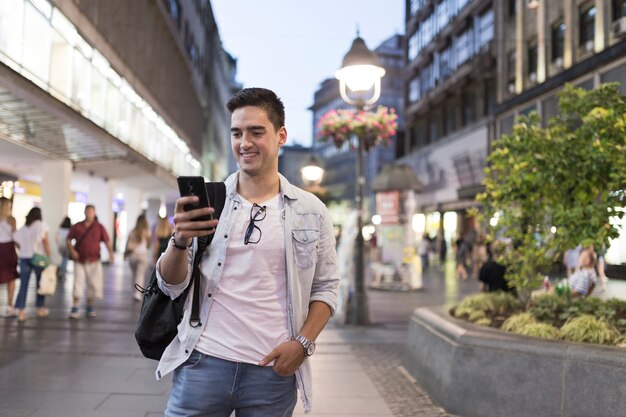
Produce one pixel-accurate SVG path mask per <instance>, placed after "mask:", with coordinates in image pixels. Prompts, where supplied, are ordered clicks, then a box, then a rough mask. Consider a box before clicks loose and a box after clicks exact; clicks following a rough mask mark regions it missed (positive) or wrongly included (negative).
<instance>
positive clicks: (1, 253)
mask: <svg viewBox="0 0 626 417" xmlns="http://www.w3.org/2000/svg"><path fill="white" fill-rule="evenodd" d="M13 233H15V218H14V217H13V216H11V200H9V199H8V198H6V197H0V284H7V307H6V316H7V317H15V316H16V314H17V313H16V312H15V308H14V307H13V296H14V295H15V279H16V278H17V277H18V276H19V275H18V273H17V252H15V242H14V241H13Z"/></svg>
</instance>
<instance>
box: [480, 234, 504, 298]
mask: <svg viewBox="0 0 626 417" xmlns="http://www.w3.org/2000/svg"><path fill="white" fill-rule="evenodd" d="M491 250H492V257H490V258H489V259H487V261H486V262H484V263H483V264H482V266H481V267H480V270H479V272H478V280H479V281H480V282H481V283H482V284H481V285H482V290H483V291H487V292H494V291H506V292H511V291H512V290H513V289H512V288H511V287H509V284H508V282H507V281H506V279H504V275H505V274H506V268H505V266H504V265H502V264H500V263H498V261H497V259H498V258H499V257H500V255H502V252H503V250H504V243H502V242H498V241H496V242H494V243H493V245H492V248H491Z"/></svg>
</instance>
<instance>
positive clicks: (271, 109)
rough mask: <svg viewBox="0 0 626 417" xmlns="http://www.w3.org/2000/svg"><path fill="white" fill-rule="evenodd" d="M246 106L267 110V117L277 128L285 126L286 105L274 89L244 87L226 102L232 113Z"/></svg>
mask: <svg viewBox="0 0 626 417" xmlns="http://www.w3.org/2000/svg"><path fill="white" fill-rule="evenodd" d="M246 106H255V107H260V108H261V109H263V110H265V112H266V113H267V118H268V119H270V122H272V125H274V128H275V129H276V130H278V129H280V128H281V127H283V126H285V106H284V105H283V102H282V101H281V100H280V98H278V96H277V95H276V93H274V92H273V91H272V90H268V89H267V88H257V87H255V88H244V89H243V90H240V91H239V92H238V93H237V94H235V95H234V96H232V98H231V99H230V100H228V103H226V108H227V109H228V111H229V112H231V113H232V112H234V111H235V110H237V109H239V108H241V107H246Z"/></svg>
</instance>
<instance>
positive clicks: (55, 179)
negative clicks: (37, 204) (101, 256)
mask: <svg viewBox="0 0 626 417" xmlns="http://www.w3.org/2000/svg"><path fill="white" fill-rule="evenodd" d="M41 174H42V182H41V212H42V218H43V221H44V222H45V223H46V224H47V225H48V227H49V228H50V230H49V232H48V241H49V242H50V255H51V258H52V262H53V263H55V264H59V263H60V262H61V255H60V254H59V248H58V245H57V242H56V236H57V232H58V230H59V225H60V224H61V221H63V218H64V217H65V216H67V206H68V204H69V202H70V197H71V191H70V181H71V178H72V163H71V162H70V161H45V162H44V163H43V164H42V166H41ZM61 244H63V242H61Z"/></svg>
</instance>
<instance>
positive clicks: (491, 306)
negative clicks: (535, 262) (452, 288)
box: [451, 292, 521, 321]
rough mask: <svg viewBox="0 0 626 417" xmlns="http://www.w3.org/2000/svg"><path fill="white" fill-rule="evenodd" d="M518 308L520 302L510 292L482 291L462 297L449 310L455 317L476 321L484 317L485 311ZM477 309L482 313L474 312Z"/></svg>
mask: <svg viewBox="0 0 626 417" xmlns="http://www.w3.org/2000/svg"><path fill="white" fill-rule="evenodd" d="M520 308H521V304H520V302H519V301H518V300H517V299H516V298H515V297H513V296H512V295H511V294H508V293H505V292H492V293H486V292H483V293H478V294H474V295H471V296H469V297H467V298H465V299H463V300H462V301H461V302H460V303H459V305H457V306H456V307H455V308H453V309H452V311H451V312H452V315H453V316H455V317H468V318H470V317H471V318H470V320H471V321H476V320H478V319H480V318H483V317H485V316H486V313H487V312H492V313H495V314H503V313H504V312H507V311H511V310H516V309H520ZM477 311H480V312H482V313H483V314H482V315H479V314H478V313H476V312H477Z"/></svg>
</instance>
